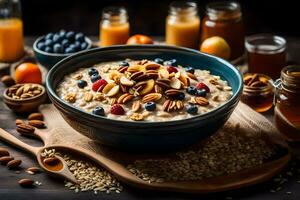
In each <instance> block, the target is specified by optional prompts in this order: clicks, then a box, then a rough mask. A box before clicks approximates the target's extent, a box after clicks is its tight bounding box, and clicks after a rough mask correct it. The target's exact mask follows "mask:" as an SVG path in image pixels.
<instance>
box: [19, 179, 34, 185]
mask: <svg viewBox="0 0 300 200" xmlns="http://www.w3.org/2000/svg"><path fill="white" fill-rule="evenodd" d="M18 183H19V185H20V186H22V187H32V186H33V184H34V181H33V180H31V179H21V180H19V182H18Z"/></svg>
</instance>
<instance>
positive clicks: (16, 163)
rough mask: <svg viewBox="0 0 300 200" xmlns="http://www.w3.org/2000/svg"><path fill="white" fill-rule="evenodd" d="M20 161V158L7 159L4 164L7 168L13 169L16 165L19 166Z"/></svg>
mask: <svg viewBox="0 0 300 200" xmlns="http://www.w3.org/2000/svg"><path fill="white" fill-rule="evenodd" d="M21 163H22V160H11V161H9V162H8V163H7V164H6V166H7V167H8V168H9V169H15V168H17V167H19V166H20V165H21Z"/></svg>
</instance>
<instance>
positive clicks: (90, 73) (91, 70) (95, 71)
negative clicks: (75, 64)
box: [88, 68, 99, 76]
mask: <svg viewBox="0 0 300 200" xmlns="http://www.w3.org/2000/svg"><path fill="white" fill-rule="evenodd" d="M88 74H89V75H90V76H92V75H93V74H99V72H98V70H96V69H95V68H90V69H89V71H88Z"/></svg>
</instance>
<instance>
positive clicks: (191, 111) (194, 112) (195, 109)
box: [186, 104, 198, 115]
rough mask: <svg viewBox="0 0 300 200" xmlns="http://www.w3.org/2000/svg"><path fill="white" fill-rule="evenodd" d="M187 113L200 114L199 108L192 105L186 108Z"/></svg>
mask: <svg viewBox="0 0 300 200" xmlns="http://www.w3.org/2000/svg"><path fill="white" fill-rule="evenodd" d="M186 111H187V112H188V113H189V114H191V115H196V114H197V113H198V107H197V106H195V105H192V104H190V105H188V106H187V107H186Z"/></svg>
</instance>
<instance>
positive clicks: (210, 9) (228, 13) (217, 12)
mask: <svg viewBox="0 0 300 200" xmlns="http://www.w3.org/2000/svg"><path fill="white" fill-rule="evenodd" d="M206 14H207V16H208V17H209V18H210V19H211V20H218V19H219V20H228V19H235V18H240V17H241V16H242V13H241V6H240V4H239V3H237V2H230V1H229V2H228V1H224V2H213V3H209V4H208V5H207V6H206Z"/></svg>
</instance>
